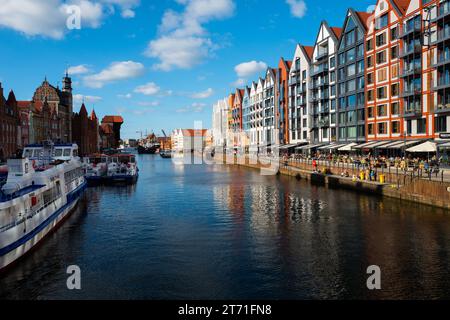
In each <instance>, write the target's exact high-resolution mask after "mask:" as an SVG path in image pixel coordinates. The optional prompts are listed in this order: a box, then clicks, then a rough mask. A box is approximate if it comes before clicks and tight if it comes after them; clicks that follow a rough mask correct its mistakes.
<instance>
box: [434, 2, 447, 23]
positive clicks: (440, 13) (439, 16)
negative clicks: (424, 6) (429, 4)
mask: <svg viewBox="0 0 450 320" xmlns="http://www.w3.org/2000/svg"><path fill="white" fill-rule="evenodd" d="M448 15H450V1H446V2H442V3H441V4H440V5H439V10H438V12H437V15H436V18H434V19H433V20H432V21H433V22H435V21H437V20H439V19H442V18H445V17H446V16H448Z"/></svg>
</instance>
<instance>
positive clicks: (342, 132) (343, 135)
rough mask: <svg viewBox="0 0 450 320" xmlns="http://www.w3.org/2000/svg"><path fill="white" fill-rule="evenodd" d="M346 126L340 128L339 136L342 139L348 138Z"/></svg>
mask: <svg viewBox="0 0 450 320" xmlns="http://www.w3.org/2000/svg"><path fill="white" fill-rule="evenodd" d="M345 129H346V128H345V127H344V128H339V138H341V139H345V138H346V134H345V133H346V130H345Z"/></svg>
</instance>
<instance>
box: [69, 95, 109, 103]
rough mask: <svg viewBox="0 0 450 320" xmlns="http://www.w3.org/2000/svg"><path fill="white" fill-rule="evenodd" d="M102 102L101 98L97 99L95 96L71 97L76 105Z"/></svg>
mask: <svg viewBox="0 0 450 320" xmlns="http://www.w3.org/2000/svg"><path fill="white" fill-rule="evenodd" d="M102 100H103V98H102V97H97V96H85V95H82V94H74V95H73V101H74V102H76V103H82V102H86V103H95V102H99V101H102Z"/></svg>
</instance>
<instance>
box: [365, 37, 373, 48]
mask: <svg viewBox="0 0 450 320" xmlns="http://www.w3.org/2000/svg"><path fill="white" fill-rule="evenodd" d="M366 50H367V51H370V50H373V40H372V39H368V40H367V42H366Z"/></svg>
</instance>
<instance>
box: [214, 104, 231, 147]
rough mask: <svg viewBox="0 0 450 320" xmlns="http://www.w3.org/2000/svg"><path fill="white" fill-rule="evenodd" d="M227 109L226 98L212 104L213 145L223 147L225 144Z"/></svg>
mask: <svg viewBox="0 0 450 320" xmlns="http://www.w3.org/2000/svg"><path fill="white" fill-rule="evenodd" d="M229 110H230V106H229V105H228V99H222V100H219V101H217V103H216V104H214V105H213V118H212V135H213V146H214V147H218V148H224V147H225V146H226V144H227V137H228V112H229Z"/></svg>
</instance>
